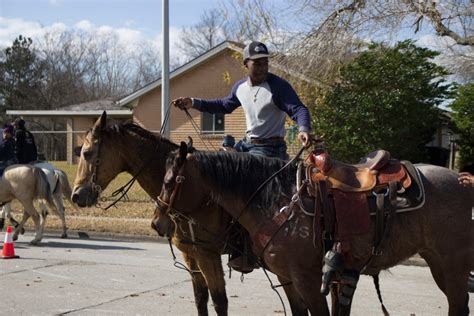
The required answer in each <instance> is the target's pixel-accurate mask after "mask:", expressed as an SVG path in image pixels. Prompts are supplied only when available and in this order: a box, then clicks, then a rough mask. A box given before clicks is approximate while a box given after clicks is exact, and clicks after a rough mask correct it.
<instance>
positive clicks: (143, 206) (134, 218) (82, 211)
mask: <svg viewBox="0 0 474 316" xmlns="http://www.w3.org/2000/svg"><path fill="white" fill-rule="evenodd" d="M52 164H53V165H54V166H55V167H57V168H59V169H61V170H63V171H64V172H66V174H67V175H68V178H69V182H70V184H71V187H72V183H73V182H74V178H75V176H76V168H77V165H68V164H66V162H62V161H58V162H52ZM130 178H131V176H130V175H129V174H125V173H122V174H119V175H118V176H117V178H116V179H114V180H113V181H112V182H111V183H110V184H109V185H108V187H107V189H106V190H104V192H103V193H102V197H105V199H103V201H101V203H100V206H101V207H106V206H108V205H109V204H110V203H112V202H113V200H114V199H113V198H110V196H111V194H112V192H114V191H115V190H116V189H118V188H119V187H121V186H122V185H124V184H125V183H127V182H128V180H130ZM128 198H129V200H128V201H125V202H122V201H121V202H119V203H117V204H116V207H112V208H110V209H108V210H106V211H105V210H103V209H101V208H99V207H90V208H79V209H75V208H73V207H72V206H71V205H70V204H69V203H68V202H67V201H65V200H64V206H65V207H66V223H67V226H68V228H69V229H70V230H81V231H88V232H101V233H102V232H103V233H111V234H127V235H144V236H156V232H154V231H153V230H152V229H151V227H150V223H151V219H152V217H153V212H154V204H153V202H152V201H151V199H150V197H149V196H148V195H147V194H146V193H145V191H143V189H142V188H141V187H140V186H139V185H138V184H134V185H133V187H132V188H131V189H130V191H129V192H128ZM12 209H13V215H14V217H15V218H17V219H20V218H21V214H22V208H21V204H20V203H19V202H18V201H14V202H13V203H12ZM26 226H27V227H28V228H32V227H33V222H32V221H31V220H29V221H28V222H27V224H26ZM46 229H61V222H60V220H59V218H58V217H57V216H56V215H53V214H51V216H48V220H47V221H46Z"/></svg>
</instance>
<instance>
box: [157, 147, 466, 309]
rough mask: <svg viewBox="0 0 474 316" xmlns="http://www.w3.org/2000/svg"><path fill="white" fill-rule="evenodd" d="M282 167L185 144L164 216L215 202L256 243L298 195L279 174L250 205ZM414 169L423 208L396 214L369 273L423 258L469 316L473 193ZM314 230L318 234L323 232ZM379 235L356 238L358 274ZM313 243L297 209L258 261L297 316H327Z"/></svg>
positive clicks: (426, 169) (176, 157) (445, 177)
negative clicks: (280, 281)
mask: <svg viewBox="0 0 474 316" xmlns="http://www.w3.org/2000/svg"><path fill="white" fill-rule="evenodd" d="M283 164H284V162H281V161H279V160H276V159H271V158H265V157H256V156H252V155H245V154H232V153H218V152H217V153H204V152H194V153H191V150H189V149H188V148H187V146H186V144H184V143H182V144H181V147H180V150H178V151H177V152H175V153H174V154H172V156H170V158H169V159H168V162H167V172H166V175H165V178H164V184H163V188H162V191H161V193H160V196H159V199H158V200H159V203H160V208H163V209H166V210H167V211H168V212H173V213H174V212H177V213H184V214H183V215H186V216H194V214H195V213H197V212H202V211H203V210H202V209H201V208H200V207H199V205H200V204H201V203H202V201H204V200H207V199H208V197H209V196H211V197H212V198H213V199H214V200H215V201H217V202H218V203H219V205H221V206H222V207H223V208H224V209H225V210H226V211H227V212H229V213H230V214H231V215H232V216H233V217H235V218H236V219H237V220H238V221H239V222H240V223H241V224H242V225H243V226H244V227H245V228H246V229H247V230H248V231H249V233H250V236H261V234H260V229H261V228H262V226H264V227H265V225H267V224H266V223H268V222H272V219H273V218H274V217H275V216H276V214H278V213H279V212H280V210H282V208H283V207H285V206H287V205H289V203H290V200H291V197H292V196H293V194H294V193H295V191H296V188H295V186H296V185H295V178H296V167H294V166H290V167H289V168H287V169H285V170H284V171H283V172H282V173H280V174H278V175H277V176H276V177H275V178H274V179H272V180H271V181H270V182H269V183H268V184H267V185H266V186H265V187H264V188H263V189H262V190H261V191H260V194H258V195H256V196H255V198H254V199H253V200H252V201H251V202H250V203H248V199H249V197H250V196H251V195H252V194H253V192H255V190H256V189H257V187H258V186H259V185H260V184H261V183H262V182H264V181H265V180H266V179H268V178H269V176H270V175H272V174H274V173H275V172H276V171H277V170H279V169H280V168H281V167H282V166H283ZM416 168H417V169H418V172H419V173H420V174H421V179H422V182H423V185H424V189H425V193H426V200H425V204H424V205H423V207H422V208H420V209H418V210H415V211H412V212H405V213H398V214H397V216H396V217H395V218H394V223H393V226H392V233H391V235H390V236H389V237H388V238H389V240H388V241H389V242H388V243H387V244H388V246H387V247H386V248H385V251H384V252H383V254H382V255H381V256H380V257H379V258H378V259H377V260H376V261H375V262H374V264H373V265H371V272H368V273H370V274H371V275H375V274H377V273H378V272H380V270H382V269H387V268H389V267H391V266H394V265H396V264H398V263H399V262H401V261H403V260H404V259H406V258H408V257H410V256H412V255H414V254H416V253H419V254H420V255H421V256H422V257H423V258H424V259H425V260H426V261H427V263H428V265H429V267H430V269H431V272H432V275H433V277H434V279H435V281H436V283H437V285H438V287H439V288H440V289H441V290H442V291H443V292H444V293H445V295H446V297H447V299H448V304H449V315H452V316H454V315H467V314H468V313H469V307H468V300H469V296H468V293H467V280H468V275H469V271H470V270H471V269H472V268H473V266H474V256H473V254H474V251H473V245H472V241H473V240H474V238H473V231H472V222H471V207H472V201H471V197H470V192H469V190H468V189H466V188H464V187H462V186H460V185H459V184H458V182H457V174H456V173H454V172H452V171H450V170H448V169H446V168H442V167H437V166H432V165H417V166H416ZM302 194H303V196H304V194H307V193H302ZM316 228H317V229H318V230H319V229H320V227H318V226H317V225H316ZM319 233H320V232H318V231H316V234H319ZM374 234H375V225H374V222H373V221H372V224H371V229H370V230H369V232H368V233H365V234H364V235H360V236H357V238H355V239H354V241H353V242H352V244H351V249H352V252H353V257H354V266H355V267H356V268H358V269H359V271H360V270H361V269H362V268H363V267H364V265H365V264H366V263H367V261H368V259H369V258H370V257H371V255H372V253H371V250H372V245H373V240H374ZM312 236H313V222H312V220H311V219H310V217H309V216H307V215H305V214H304V213H303V211H302V210H300V209H299V208H295V209H293V212H292V215H291V216H290V217H289V219H288V221H287V222H285V224H284V225H283V226H282V227H281V229H280V230H277V232H276V234H275V235H274V236H273V239H271V240H270V242H269V243H268V244H266V247H265V248H264V249H263V250H261V251H260V252H259V253H256V254H257V255H259V256H260V257H261V259H262V261H263V262H264V264H265V266H266V267H268V269H269V270H271V271H272V272H274V273H275V274H277V275H279V276H281V277H283V278H285V279H288V280H290V281H291V282H292V285H293V288H294V290H295V291H294V292H292V293H289V299H290V305H291V309H292V311H293V313H294V314H300V313H301V314H304V313H305V312H304V310H305V309H306V308H308V309H309V310H310V311H311V314H313V315H322V314H327V313H328V311H327V307H326V304H325V300H324V298H323V297H322V296H321V294H320V286H321V262H322V256H323V251H322V247H321V243H315V245H314V246H313V239H312ZM254 241H256V244H259V243H258V240H254ZM372 268H373V269H372ZM285 288H286V286H285ZM287 294H288V291H287Z"/></svg>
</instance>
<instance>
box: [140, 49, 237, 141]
mask: <svg viewBox="0 0 474 316" xmlns="http://www.w3.org/2000/svg"><path fill="white" fill-rule="evenodd" d="M232 54H233V52H232V51H230V50H226V51H224V52H223V53H222V54H220V55H218V56H216V57H214V58H212V59H211V60H209V61H208V62H206V63H203V64H201V65H199V66H198V67H196V68H194V69H192V70H190V71H188V72H186V73H184V74H182V75H180V76H179V77H176V78H173V79H172V80H171V82H170V98H171V99H175V98H177V97H180V96H182V97H184V96H189V97H196V98H203V99H214V98H221V97H224V96H226V95H227V94H229V93H230V89H231V87H232V85H233V84H234V83H235V82H236V81H237V80H239V79H241V78H243V77H244V76H245V71H244V68H243V67H242V66H241V64H240V62H239V61H238V60H237V59H236V58H234V57H233V56H232ZM226 79H228V80H226ZM190 114H191V115H192V117H193V119H194V121H195V122H196V124H197V126H198V128H199V129H200V128H201V113H200V112H198V111H196V110H190ZM134 121H135V122H137V123H138V124H140V125H142V126H143V127H145V128H147V129H149V130H154V131H159V130H160V127H161V89H160V88H157V89H154V90H153V91H150V92H149V93H147V94H146V95H144V96H142V97H141V98H140V100H139V102H138V105H137V106H136V108H135V109H134ZM170 123H171V125H170V138H171V140H172V141H174V142H180V141H182V140H184V141H187V137H188V136H191V137H192V138H193V140H194V145H195V146H196V147H197V148H199V149H206V146H207V148H208V149H213V148H212V146H214V149H217V148H218V147H219V146H220V144H221V143H222V138H223V136H224V135H225V134H232V135H233V136H234V137H235V138H236V139H239V138H242V137H243V136H244V134H245V117H244V114H243V111H242V109H241V108H238V109H237V110H235V111H234V112H233V113H232V114H229V115H226V116H225V123H224V124H225V132H224V133H223V134H220V135H205V136H202V138H204V139H205V140H204V142H205V143H206V144H204V143H203V141H202V140H201V139H200V137H199V135H198V134H197V133H196V131H195V130H194V128H193V126H192V124H191V122H190V121H189V120H188V118H187V117H186V114H185V113H184V112H182V111H180V110H177V109H175V108H172V109H171V113H170ZM209 142H210V143H211V144H212V145H210V144H209Z"/></svg>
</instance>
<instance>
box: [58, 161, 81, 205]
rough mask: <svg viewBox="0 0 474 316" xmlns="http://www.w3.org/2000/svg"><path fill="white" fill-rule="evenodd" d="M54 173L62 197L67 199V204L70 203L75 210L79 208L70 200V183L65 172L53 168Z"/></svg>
mask: <svg viewBox="0 0 474 316" xmlns="http://www.w3.org/2000/svg"><path fill="white" fill-rule="evenodd" d="M54 174H55V175H56V177H57V178H58V180H59V184H60V186H61V193H62V195H63V197H65V198H66V200H68V201H69V204H71V205H72V207H73V208H75V209H76V210H79V209H78V208H77V206H76V204H75V203H73V202H72V200H71V196H72V189H71V185H70V184H69V179H68V177H67V174H66V173H65V172H64V171H62V170H60V169H54Z"/></svg>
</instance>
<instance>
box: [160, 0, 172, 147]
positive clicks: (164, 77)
mask: <svg viewBox="0 0 474 316" xmlns="http://www.w3.org/2000/svg"><path fill="white" fill-rule="evenodd" d="M162 1H163V10H162V14H163V19H162V20H163V24H162V27H161V30H162V32H163V43H162V44H163V45H162V47H163V51H162V56H161V125H163V123H164V120H165V116H166V113H167V112H168V108H169V105H170V99H169V2H168V0H162ZM163 136H165V137H167V138H169V137H170V126H169V123H168V124H166V126H165V127H164V128H163Z"/></svg>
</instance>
